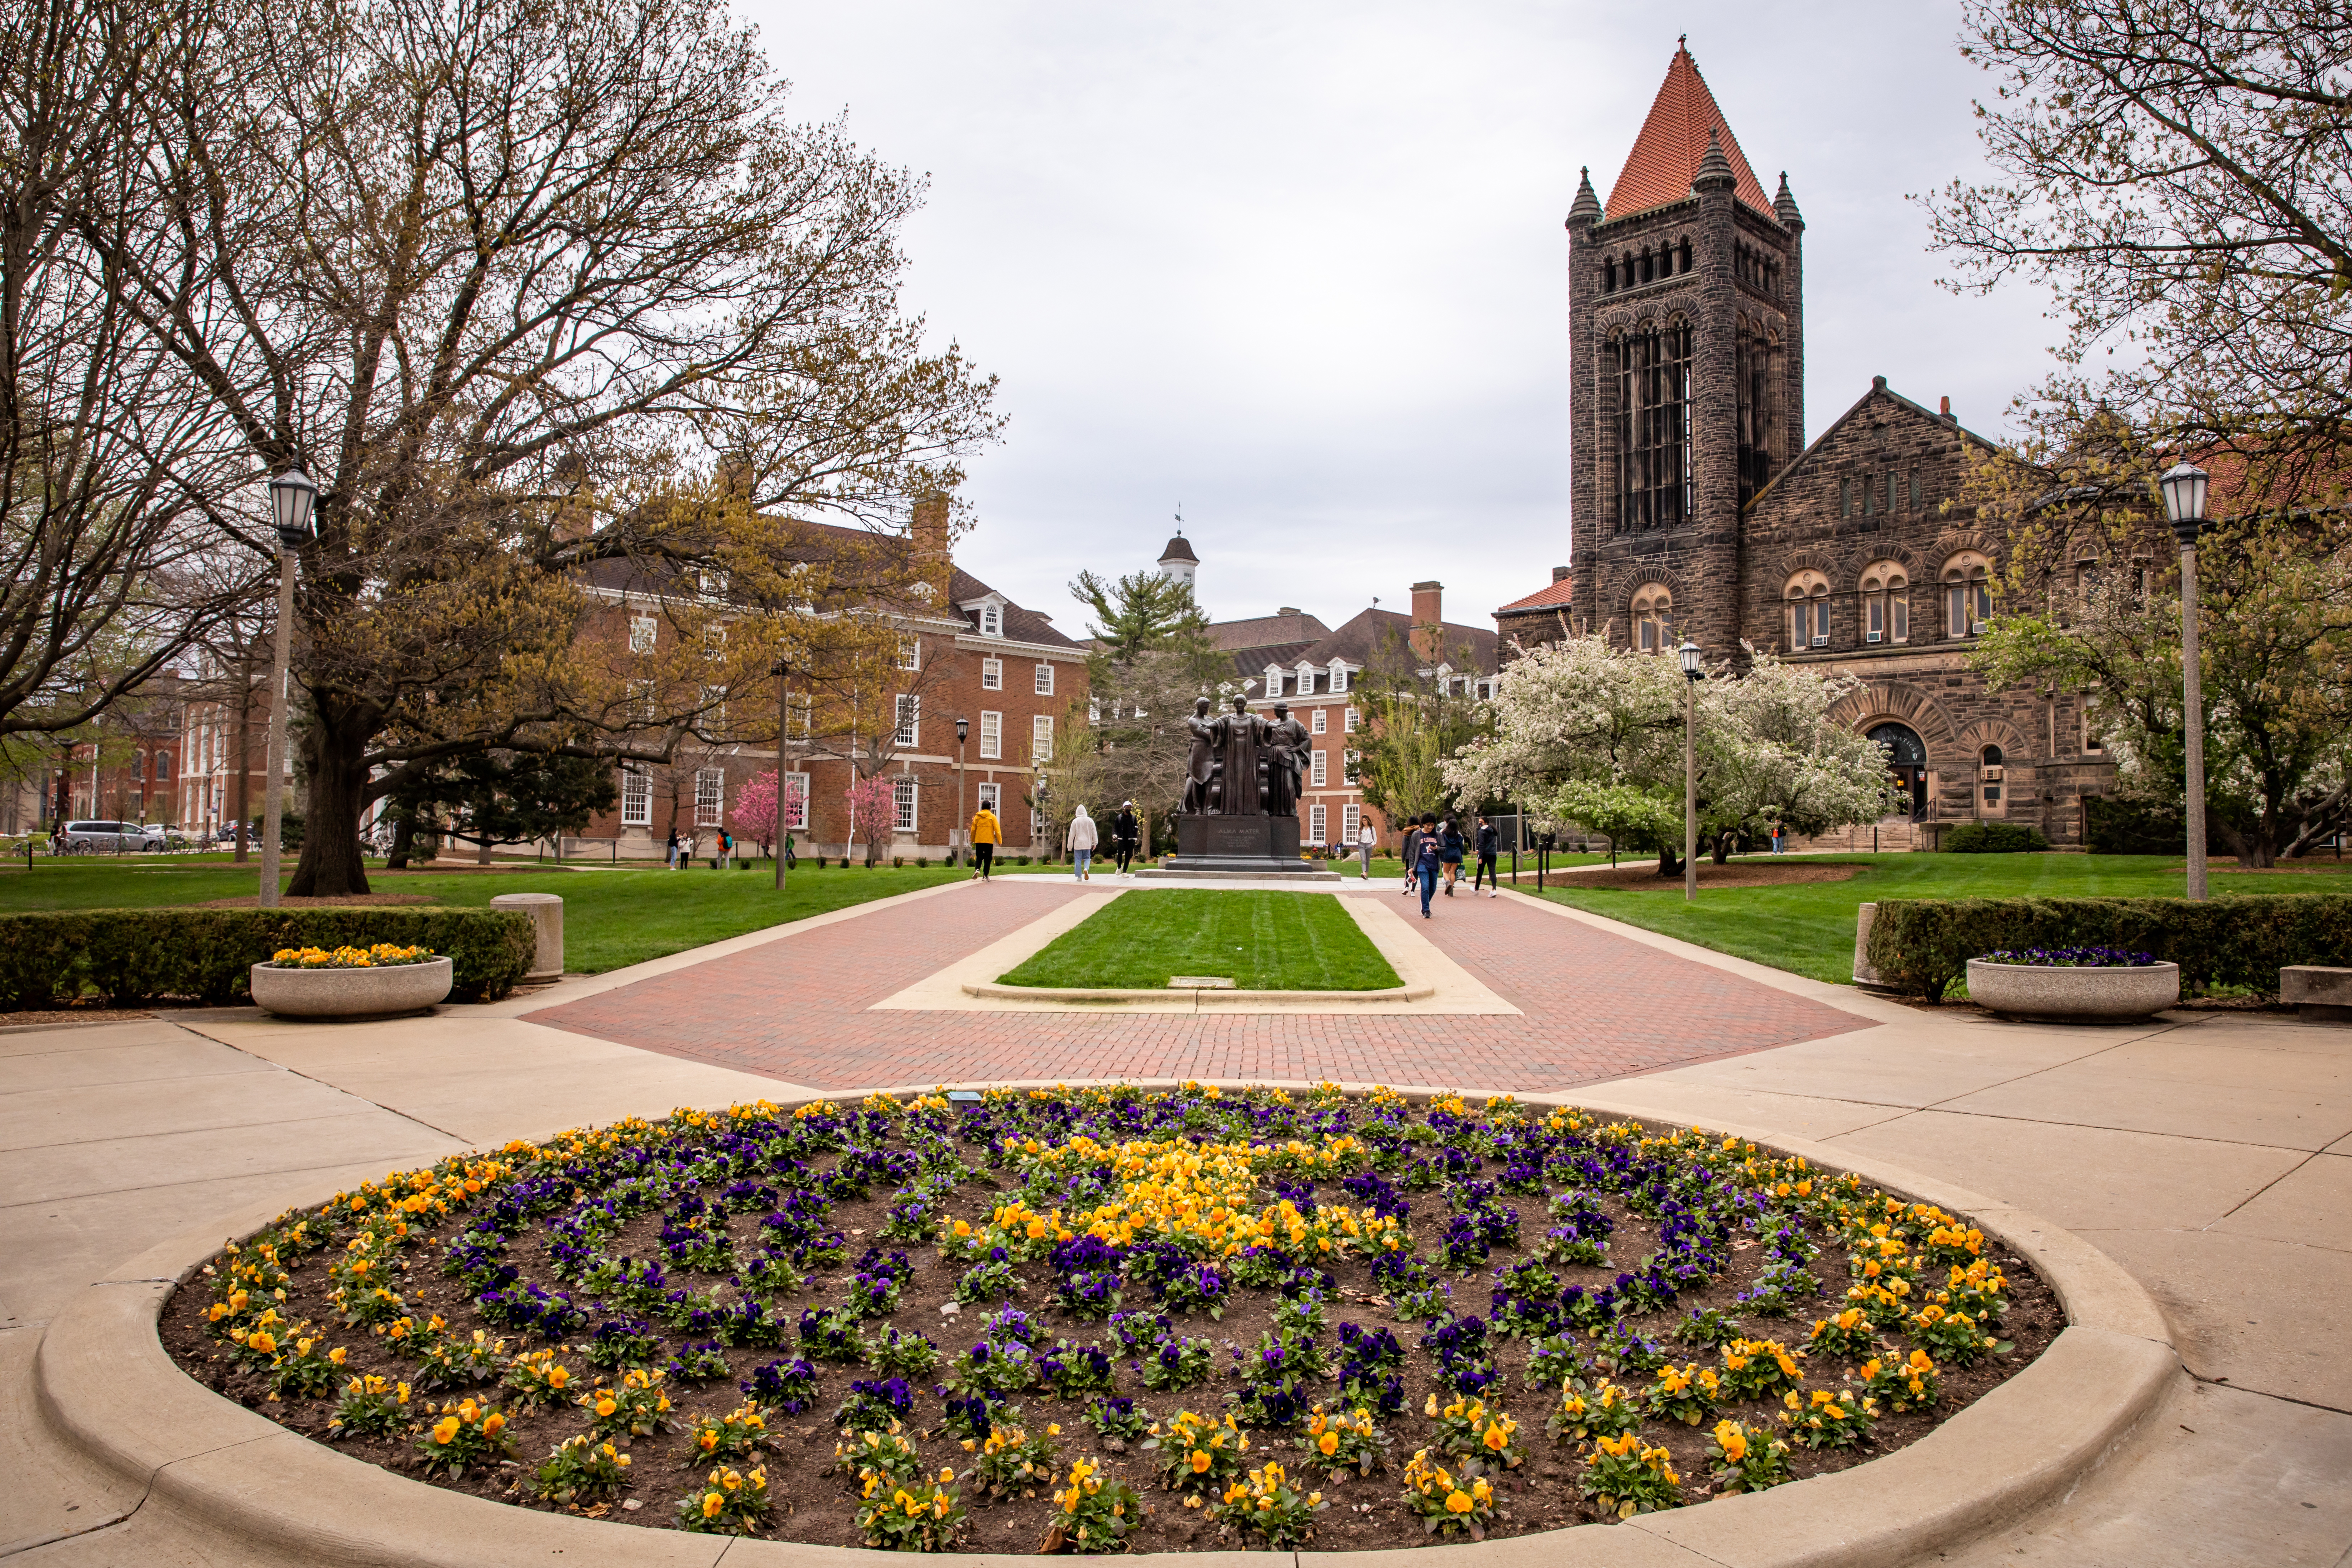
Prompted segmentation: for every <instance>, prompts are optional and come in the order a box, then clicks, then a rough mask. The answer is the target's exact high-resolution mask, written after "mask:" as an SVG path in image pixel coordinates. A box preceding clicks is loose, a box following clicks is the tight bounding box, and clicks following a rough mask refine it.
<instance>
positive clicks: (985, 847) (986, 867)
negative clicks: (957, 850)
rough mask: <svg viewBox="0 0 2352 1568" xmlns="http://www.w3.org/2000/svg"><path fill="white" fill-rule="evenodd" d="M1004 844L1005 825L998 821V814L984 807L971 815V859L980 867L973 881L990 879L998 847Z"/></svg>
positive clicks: (974, 873) (973, 874) (973, 876)
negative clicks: (989, 874) (989, 875)
mask: <svg viewBox="0 0 2352 1568" xmlns="http://www.w3.org/2000/svg"><path fill="white" fill-rule="evenodd" d="M1003 842H1004V825H1003V824H1002V823H1000V822H998V821H997V820H996V813H994V812H992V811H991V810H989V809H988V807H986V806H984V805H983V806H982V807H981V808H980V809H979V810H978V811H975V812H973V813H972V814H971V858H972V864H973V865H975V866H977V867H979V869H978V870H976V871H974V872H973V873H972V874H971V876H972V880H974V881H976V882H985V881H987V880H988V873H989V871H990V869H991V868H992V867H993V866H994V865H995V864H996V847H997V846H998V845H1000V844H1002V843H1003Z"/></svg>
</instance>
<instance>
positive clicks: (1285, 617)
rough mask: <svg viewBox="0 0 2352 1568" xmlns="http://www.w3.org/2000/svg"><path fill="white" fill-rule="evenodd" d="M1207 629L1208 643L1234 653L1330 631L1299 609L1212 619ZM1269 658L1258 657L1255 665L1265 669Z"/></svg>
mask: <svg viewBox="0 0 2352 1568" xmlns="http://www.w3.org/2000/svg"><path fill="white" fill-rule="evenodd" d="M1206 629H1207V632H1208V637H1209V646H1210V647H1213V648H1216V649H1219V650H1220V651H1223V652H1227V653H1233V654H1236V655H1238V654H1240V653H1241V652H1242V651H1243V650H1244V649H1245V648H1253V649H1255V648H1270V647H1276V646H1278V645H1286V644H1290V643H1311V642H1313V641H1314V640H1315V639H1316V638H1318V637H1329V636H1330V635H1331V628H1330V627H1329V626H1325V625H1324V624H1323V623H1322V622H1321V621H1318V620H1317V619H1316V618H1315V617H1314V616H1310V615H1307V614H1305V613H1304V612H1302V611H1298V610H1290V611H1286V613H1284V614H1282V615H1279V616H1252V617H1251V618H1250V619H1248V620H1245V621H1212V622H1211V623H1209V626H1208V627H1207V628H1206ZM1248 662H1249V661H1248V660H1246V659H1243V660H1242V661H1241V663H1242V664H1243V665H1244V666H1247V665H1248ZM1272 662H1273V660H1272V659H1270V658H1261V659H1259V660H1258V661H1257V665H1256V668H1259V669H1264V668H1265V667H1266V666H1267V665H1268V664H1270V663H1272Z"/></svg>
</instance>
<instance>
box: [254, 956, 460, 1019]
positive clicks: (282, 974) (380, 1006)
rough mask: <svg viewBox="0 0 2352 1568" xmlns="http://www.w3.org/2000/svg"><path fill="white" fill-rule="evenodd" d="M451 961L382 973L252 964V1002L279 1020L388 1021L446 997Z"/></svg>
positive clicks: (402, 966) (386, 969) (398, 966)
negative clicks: (281, 967) (388, 1018)
mask: <svg viewBox="0 0 2352 1568" xmlns="http://www.w3.org/2000/svg"><path fill="white" fill-rule="evenodd" d="M454 969H455V965H453V964H452V963H450V961H449V960H447V959H446V958H436V959H433V960H431V961H429V962H427V963H391V964H386V965H384V966H383V968H381V969H280V968H278V967H277V966H276V965H274V964H268V963H257V964H255V965H254V966H253V1000H254V1002H255V1003H256V1005H259V1006H260V1007H262V1008H264V1009H265V1010H267V1011H268V1012H272V1013H275V1014H277V1015H278V1016H279V1017H281V1018H386V1017H393V1016H398V1015H400V1014H403V1013H421V1012H423V1011H424V1010H425V1008H427V1007H430V1006H432V1005H433V1004H435V1003H436V1002H438V1001H440V1000H441V999H442V998H443V997H445V996H446V995H448V994H449V981H450V977H451V974H452V973H453V971H454Z"/></svg>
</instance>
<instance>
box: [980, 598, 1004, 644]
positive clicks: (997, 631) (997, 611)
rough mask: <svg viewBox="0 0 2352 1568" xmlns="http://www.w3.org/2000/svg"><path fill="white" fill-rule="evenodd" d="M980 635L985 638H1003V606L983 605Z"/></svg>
mask: <svg viewBox="0 0 2352 1568" xmlns="http://www.w3.org/2000/svg"><path fill="white" fill-rule="evenodd" d="M980 635H981V636H982V637H1003V635H1004V606H1003V605H982V606H981V607H980Z"/></svg>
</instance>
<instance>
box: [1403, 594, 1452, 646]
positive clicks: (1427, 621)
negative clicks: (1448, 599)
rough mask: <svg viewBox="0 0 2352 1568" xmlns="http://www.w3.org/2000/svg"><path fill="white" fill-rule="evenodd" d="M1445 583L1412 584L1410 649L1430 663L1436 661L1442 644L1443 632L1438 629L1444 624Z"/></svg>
mask: <svg viewBox="0 0 2352 1568" xmlns="http://www.w3.org/2000/svg"><path fill="white" fill-rule="evenodd" d="M1444 605H1445V584H1443V583H1415V584H1413V585H1412V637H1411V640H1412V651H1413V652H1414V653H1415V654H1416V655H1418V656H1419V657H1421V658H1425V659H1427V660H1428V661H1429V662H1430V663H1432V664H1434V663H1436V662H1437V657H1438V654H1439V652H1440V650H1441V649H1442V648H1443V647H1444V640H1445V634H1444V632H1443V631H1442V630H1441V629H1440V628H1441V627H1442V626H1444V624H1445V608H1444Z"/></svg>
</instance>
